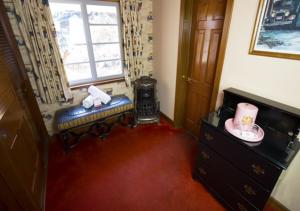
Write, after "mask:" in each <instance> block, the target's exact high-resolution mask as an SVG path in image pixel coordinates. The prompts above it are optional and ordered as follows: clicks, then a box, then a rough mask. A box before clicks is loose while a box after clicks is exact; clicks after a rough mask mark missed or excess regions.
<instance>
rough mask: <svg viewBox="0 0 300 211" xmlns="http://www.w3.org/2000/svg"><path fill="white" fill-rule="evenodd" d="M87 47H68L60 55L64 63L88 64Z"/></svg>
mask: <svg viewBox="0 0 300 211" xmlns="http://www.w3.org/2000/svg"><path fill="white" fill-rule="evenodd" d="M87 52H88V51H87V46H86V45H85V44H83V45H70V46H69V47H68V48H67V49H66V50H65V51H64V54H63V55H62V57H63V60H64V63H65V64H69V63H78V62H88V61H89V56H88V53H87Z"/></svg>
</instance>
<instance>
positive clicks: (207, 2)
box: [185, 0, 227, 136]
mask: <svg viewBox="0 0 300 211" xmlns="http://www.w3.org/2000/svg"><path fill="white" fill-rule="evenodd" d="M226 3H227V1H226V0H198V1H197V3H196V4H197V6H196V7H195V8H196V9H195V11H194V14H193V16H194V17H195V18H194V22H193V25H194V27H193V28H194V30H193V32H192V33H193V35H194V36H193V40H192V45H191V46H192V57H191V60H190V65H189V73H188V77H187V80H186V81H187V83H188V92H187V100H186V115H185V128H186V129H187V130H188V131H190V132H191V133H192V134H194V135H195V136H198V135H199V132H200V123H201V119H202V118H203V117H205V116H206V115H207V114H208V112H209V105H210V101H211V94H212V91H213V86H214V80H215V72H216V65H217V61H218V53H219V47H220V42H221V36H222V30H223V23H224V18H225V9H226Z"/></svg>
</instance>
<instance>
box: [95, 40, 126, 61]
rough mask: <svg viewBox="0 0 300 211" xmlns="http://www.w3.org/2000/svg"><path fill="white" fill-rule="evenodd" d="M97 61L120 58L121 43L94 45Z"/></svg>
mask: <svg viewBox="0 0 300 211" xmlns="http://www.w3.org/2000/svg"><path fill="white" fill-rule="evenodd" d="M93 48H94V56H95V61H102V60H110V59H120V58H121V56H120V44H119V43H117V44H97V45H93Z"/></svg>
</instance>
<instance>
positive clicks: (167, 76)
mask: <svg viewBox="0 0 300 211" xmlns="http://www.w3.org/2000/svg"><path fill="white" fill-rule="evenodd" d="M153 17H154V24H153V30H154V32H153V34H154V35H153V37H154V71H153V75H154V77H155V78H156V79H157V81H158V84H157V90H158V97H159V100H160V110H161V111H162V112H163V113H164V114H165V115H167V116H168V117H169V118H170V119H172V120H173V119H174V106H175V88H176V71H177V53H178V36H179V17H180V0H153Z"/></svg>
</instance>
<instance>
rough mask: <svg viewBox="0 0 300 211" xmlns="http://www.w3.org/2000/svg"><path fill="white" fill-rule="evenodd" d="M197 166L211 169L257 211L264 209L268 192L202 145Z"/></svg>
mask: <svg viewBox="0 0 300 211" xmlns="http://www.w3.org/2000/svg"><path fill="white" fill-rule="evenodd" d="M197 166H199V167H201V166H203V167H206V166H207V168H209V169H213V170H211V171H213V172H216V173H217V174H218V175H222V178H223V180H224V181H225V183H226V184H228V185H230V186H232V187H233V188H234V189H235V190H237V191H238V192H239V194H241V195H242V196H243V197H244V198H245V199H247V200H248V201H249V202H251V203H252V204H253V205H254V206H256V207H257V208H259V209H262V208H263V207H264V205H265V203H266V202H267V200H268V198H269V196H270V192H269V191H267V190H266V189H264V188H263V187H262V186H261V185H260V184H258V183H256V182H255V181H253V180H252V179H251V178H250V177H248V176H247V175H246V174H245V173H243V172H241V171H240V170H239V169H237V168H235V167H234V166H232V165H231V164H230V163H229V162H227V161H225V160H224V159H223V158H222V157H220V156H219V155H218V154H216V153H215V152H213V151H212V150H210V149H209V148H208V147H205V146H204V145H202V144H200V151H199V155H198V159H197ZM214 169H215V170H214Z"/></svg>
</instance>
